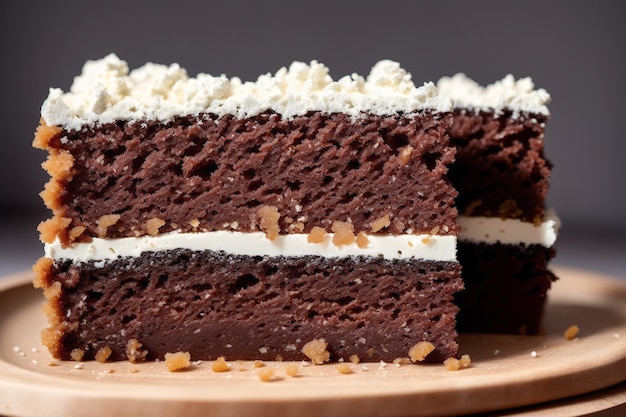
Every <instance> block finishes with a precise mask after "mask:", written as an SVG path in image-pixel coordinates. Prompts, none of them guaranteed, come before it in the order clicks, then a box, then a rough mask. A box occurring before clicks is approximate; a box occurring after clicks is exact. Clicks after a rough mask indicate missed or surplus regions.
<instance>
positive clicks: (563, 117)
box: [0, 0, 626, 277]
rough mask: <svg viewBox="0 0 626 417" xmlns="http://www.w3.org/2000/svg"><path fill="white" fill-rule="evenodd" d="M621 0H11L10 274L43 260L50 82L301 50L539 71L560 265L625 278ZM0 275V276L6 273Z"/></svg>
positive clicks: (496, 71)
mask: <svg viewBox="0 0 626 417" xmlns="http://www.w3.org/2000/svg"><path fill="white" fill-rule="evenodd" d="M624 4H625V3H624V2H619V1H588V2H581V1H563V2H555V1H553V2H547V1H515V2H514V1H508V2H503V1H472V2H466V1H439V2H435V1H429V2H408V1H393V0H386V1H343V2H340V1H322V0H318V1H314V2H313V1H307V2H303V1H289V2H288V1H271V0H266V1H263V2H252V1H249V2H244V1H228V2H226V1H224V2H219V3H215V4H213V3H210V2H192V1H186V0H178V1H175V2H174V1H170V2H165V1H128V0H127V1H111V0H110V1H106V2H98V3H97V5H92V4H91V3H89V2H84V1H66V2H51V1H46V2H43V1H42V2H32V1H31V2H29V1H3V2H2V3H0V45H1V48H2V49H1V55H0V56H1V58H0V59H1V60H2V64H1V65H0V83H1V84H0V87H1V89H0V92H1V93H0V100H1V101H0V103H1V106H2V108H1V111H0V118H1V124H0V125H1V126H2V127H3V132H2V139H1V140H2V145H3V150H2V151H1V152H0V214H1V216H0V217H1V220H0V274H2V275H5V274H8V273H12V272H16V271H20V270H23V269H26V268H28V267H29V266H30V264H31V263H32V262H33V260H34V259H36V258H37V257H38V256H39V255H40V253H41V248H40V244H39V242H38V241H37V234H36V232H35V231H34V229H35V226H36V224H37V223H38V222H39V221H40V220H42V219H44V218H46V217H47V216H48V214H47V212H46V210H45V209H44V208H43V205H42V203H41V201H40V199H39V197H38V193H39V191H40V190H41V189H42V187H43V184H44V182H45V181H46V174H45V173H44V172H43V171H42V170H41V169H40V167H39V164H40V163H41V162H42V161H43V159H44V158H45V155H44V153H43V152H42V151H38V150H34V149H32V148H31V142H32V137H33V131H34V129H35V127H36V126H37V124H38V119H39V109H40V106H41V103H42V101H43V100H44V99H45V98H46V96H47V94H48V88H49V87H60V88H62V89H64V90H67V89H68V88H69V86H70V84H71V82H72V78H73V76H74V75H76V74H77V73H78V72H79V71H80V69H81V67H82V64H83V63H84V61H85V60H87V59H97V58H101V57H103V56H104V55H106V54H108V53H109V52H115V53H117V54H118V56H119V57H120V58H122V59H125V60H127V61H128V63H129V65H130V67H131V68H133V67H137V66H139V65H142V64H143V63H145V62H146V61H152V62H158V63H164V64H169V63H172V62H178V63H180V64H181V65H182V66H184V67H186V68H187V69H188V71H189V73H190V75H195V74H197V73H198V72H207V73H211V74H214V75H218V74H222V73H225V74H227V75H229V76H234V75H237V76H240V77H241V78H243V79H244V80H250V79H254V78H256V77H257V76H258V75H259V74H261V73H265V72H275V71H276V70H277V69H278V68H280V67H281V66H284V65H288V64H289V63H290V62H291V61H293V60H301V61H306V62H308V61H310V60H313V59H315V60H318V61H321V62H323V63H325V64H326V65H328V66H329V67H330V69H331V75H333V77H334V78H339V77H341V76H343V75H345V74H349V73H352V72H359V73H361V74H367V72H368V71H369V68H370V67H371V66H372V64H374V63H375V62H376V61H378V60H379V59H382V58H390V59H394V60H397V61H399V62H400V63H401V64H402V65H403V66H404V67H405V68H406V69H407V70H409V71H410V72H412V74H413V79H414V81H415V82H416V84H421V83H422V82H424V81H428V80H436V79H438V78H439V77H440V76H443V75H451V74H454V73H456V72H459V71H462V72H465V73H467V74H468V75H470V76H471V77H473V78H474V79H476V80H477V81H479V82H481V83H489V82H491V81H493V80H496V79H500V78H502V77H503V76H504V75H506V74H507V73H512V74H513V75H515V76H516V77H522V76H531V77H532V78H533V79H534V81H535V83H536V85H537V86H538V87H543V88H545V89H547V90H548V91H549V92H550V93H551V95H552V97H553V102H552V104H551V106H550V109H551V112H552V119H551V121H550V122H549V124H548V128H547V133H546V149H547V154H548V156H549V157H550V159H551V160H552V161H553V162H554V164H555V169H554V174H553V181H552V190H551V194H550V196H549V202H550V204H551V205H552V206H554V207H555V208H556V209H557V211H558V213H559V214H560V216H561V218H562V220H563V223H564V227H563V229H562V235H561V239H560V240H559V243H558V245H557V248H558V250H559V257H558V259H557V263H560V264H565V265H570V266H575V267H581V268H588V269H594V270H598V271H601V272H607V273H610V274H612V275H617V276H622V277H626V261H625V258H626V256H625V255H626V220H625V218H624V217H623V211H624V207H625V206H626V193H625V192H624V191H626V190H625V188H626V187H625V185H624V182H625V179H626V162H625V160H624V157H625V155H626V138H624V130H623V128H622V127H621V124H622V122H623V119H624V116H623V110H622V105H623V102H624V97H626V83H624V82H623V80H622V78H623V77H624V76H625V74H626V65H625V47H624V39H626V37H625V36H624V35H625V34H626V29H625V26H624V23H623V18H624V16H625V15H624V12H625V11H626V7H625V6H624ZM2 275H0V276H2Z"/></svg>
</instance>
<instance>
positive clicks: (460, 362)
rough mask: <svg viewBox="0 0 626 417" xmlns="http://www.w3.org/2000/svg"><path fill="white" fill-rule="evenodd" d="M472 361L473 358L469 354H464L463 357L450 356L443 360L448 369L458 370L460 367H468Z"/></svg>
mask: <svg viewBox="0 0 626 417" xmlns="http://www.w3.org/2000/svg"><path fill="white" fill-rule="evenodd" d="M470 363H471V359H470V356H469V355H463V356H461V359H457V358H448V359H446V360H445V361H443V365H444V366H445V367H446V369H447V370H448V371H458V370H459V369H462V368H467V367H469V366H470Z"/></svg>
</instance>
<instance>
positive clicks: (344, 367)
mask: <svg viewBox="0 0 626 417" xmlns="http://www.w3.org/2000/svg"><path fill="white" fill-rule="evenodd" d="M335 369H337V372H339V373H340V374H344V375H347V374H351V373H352V372H353V371H352V368H351V367H350V364H348V363H345V362H343V363H339V364H337V366H335Z"/></svg>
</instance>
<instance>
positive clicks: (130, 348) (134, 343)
mask: <svg viewBox="0 0 626 417" xmlns="http://www.w3.org/2000/svg"><path fill="white" fill-rule="evenodd" d="M142 347H143V344H141V343H139V341H138V340H137V339H130V340H129V341H128V344H127V345H126V357H127V358H128V360H129V361H130V362H132V363H135V362H139V361H141V360H144V359H145V358H146V356H148V351H147V350H145V349H141V348H142Z"/></svg>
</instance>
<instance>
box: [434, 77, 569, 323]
mask: <svg viewBox="0 0 626 417" xmlns="http://www.w3.org/2000/svg"><path fill="white" fill-rule="evenodd" d="M438 86H439V87H440V89H441V90H442V91H445V93H446V94H448V95H449V96H451V97H452V98H453V99H454V100H455V110H454V122H453V125H452V128H451V130H450V136H451V141H452V143H453V144H454V145H455V147H456V149H457V155H456V162H455V163H454V165H453V167H452V168H451V171H450V178H451V180H452V182H453V184H454V185H455V187H456V188H457V190H458V192H459V195H458V197H457V200H456V202H457V207H458V209H459V212H460V214H461V215H460V217H459V222H460V224H461V225H462V229H463V232H462V233H461V235H460V240H459V245H458V259H459V261H460V262H461V264H462V267H463V280H464V283H465V289H464V290H463V291H462V292H461V293H459V294H457V296H456V297H455V300H456V302H457V304H458V306H459V307H460V314H459V322H458V328H459V330H460V331H471V332H487V333H525V334H536V333H538V332H539V331H540V330H541V318H542V314H543V308H544V305H545V302H546V298H547V293H548V290H549V288H550V286H551V284H552V282H553V281H554V280H556V277H555V275H554V274H553V273H552V272H551V271H550V270H549V261H550V260H551V259H552V258H553V257H554V256H555V251H554V249H553V245H554V243H555V241H556V239H557V236H558V231H559V227H560V221H559V219H558V217H557V216H556V214H555V212H554V210H551V209H549V208H548V209H547V208H546V206H545V201H546V196H547V194H548V191H549V186H550V177H551V173H552V163H551V162H550V160H548V159H547V158H546V156H545V154H544V134H545V125H546V123H547V121H548V119H549V117H550V112H549V110H548V107H547V106H548V104H549V102H550V95H549V94H548V93H547V92H546V91H545V90H544V89H535V87H534V84H533V82H532V80H531V79H530V78H522V79H519V80H515V79H514V78H513V76H511V75H508V76H506V77H504V78H503V79H502V80H500V81H497V82H495V83H493V84H490V85H488V86H485V87H483V86H480V85H478V84H477V83H476V82H474V81H473V80H471V79H469V78H468V77H467V76H465V75H464V74H457V75H455V76H453V77H445V78H443V79H442V80H440V81H439V82H438Z"/></svg>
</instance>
